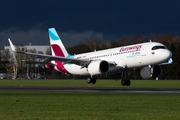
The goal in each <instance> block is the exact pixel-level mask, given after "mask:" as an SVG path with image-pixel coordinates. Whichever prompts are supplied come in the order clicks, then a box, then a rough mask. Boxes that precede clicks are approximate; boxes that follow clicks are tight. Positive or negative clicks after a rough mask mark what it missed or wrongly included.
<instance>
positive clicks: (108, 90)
mask: <svg viewBox="0 0 180 120" xmlns="http://www.w3.org/2000/svg"><path fill="white" fill-rule="evenodd" d="M0 91H39V92H98V93H144V94H147V93H153V94H180V89H161V88H94V87H93V88H90V87H4V86H0Z"/></svg>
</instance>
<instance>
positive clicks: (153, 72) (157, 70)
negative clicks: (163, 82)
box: [140, 65, 162, 79]
mask: <svg viewBox="0 0 180 120" xmlns="http://www.w3.org/2000/svg"><path fill="white" fill-rule="evenodd" d="M161 73H162V69H161V67H160V66H159V65H155V66H154V67H153V68H149V67H143V68H142V69H141V71H140V74H141V77H142V78H143V79H148V78H157V77H159V76H160V75H161Z"/></svg>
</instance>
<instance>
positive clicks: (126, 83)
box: [121, 79, 131, 86]
mask: <svg viewBox="0 0 180 120" xmlns="http://www.w3.org/2000/svg"><path fill="white" fill-rule="evenodd" d="M130 84H131V81H130V80H129V79H122V81H121V85H122V86H125V85H126V86H130Z"/></svg>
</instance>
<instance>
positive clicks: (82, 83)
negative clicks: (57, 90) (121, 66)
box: [0, 80, 180, 88]
mask: <svg viewBox="0 0 180 120" xmlns="http://www.w3.org/2000/svg"><path fill="white" fill-rule="evenodd" d="M0 86H49V87H118V88H124V87H127V86H122V85H121V81H120V80H117V81H116V80H97V82H96V84H87V83H86V80H0ZM129 87H130V88H180V80H158V81H156V80H131V85H130V86H129ZM129 87H128V88H129Z"/></svg>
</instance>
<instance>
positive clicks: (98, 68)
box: [87, 60, 109, 76]
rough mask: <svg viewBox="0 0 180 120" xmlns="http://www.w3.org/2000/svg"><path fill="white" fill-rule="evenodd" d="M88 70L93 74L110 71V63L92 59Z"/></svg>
mask: <svg viewBox="0 0 180 120" xmlns="http://www.w3.org/2000/svg"><path fill="white" fill-rule="evenodd" d="M87 69H88V71H89V74H90V75H91V76H93V75H100V74H103V73H107V72H108V71H109V63H108V62H107V61H104V60H96V61H92V62H91V63H90V64H89V65H88V68H87Z"/></svg>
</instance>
